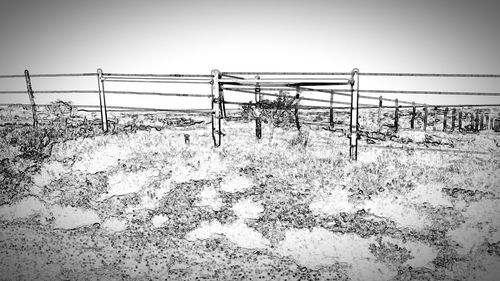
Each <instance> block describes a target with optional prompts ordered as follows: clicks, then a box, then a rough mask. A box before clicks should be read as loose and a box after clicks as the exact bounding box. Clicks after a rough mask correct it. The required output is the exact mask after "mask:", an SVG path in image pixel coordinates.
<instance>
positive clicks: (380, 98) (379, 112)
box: [377, 96, 382, 132]
mask: <svg viewBox="0 0 500 281" xmlns="http://www.w3.org/2000/svg"><path fill="white" fill-rule="evenodd" d="M377 123H378V131H379V132H380V131H381V130H382V96H379V97H378V118H377Z"/></svg>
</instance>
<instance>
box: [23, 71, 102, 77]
mask: <svg viewBox="0 0 500 281" xmlns="http://www.w3.org/2000/svg"><path fill="white" fill-rule="evenodd" d="M78 76H97V72H94V73H89V72H87V73H57V74H30V77H78Z"/></svg>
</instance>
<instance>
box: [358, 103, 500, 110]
mask: <svg viewBox="0 0 500 281" xmlns="http://www.w3.org/2000/svg"><path fill="white" fill-rule="evenodd" d="M498 106H500V104H436V105H432V104H428V105H425V104H424V105H415V108H425V107H427V108H431V107H451V108H453V107H498ZM396 107H397V108H413V106H411V105H399V106H394V105H383V106H381V107H380V108H396ZM358 108H359V109H376V108H379V106H377V105H372V106H362V107H358Z"/></svg>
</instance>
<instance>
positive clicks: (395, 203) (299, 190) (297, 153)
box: [0, 92, 500, 280]
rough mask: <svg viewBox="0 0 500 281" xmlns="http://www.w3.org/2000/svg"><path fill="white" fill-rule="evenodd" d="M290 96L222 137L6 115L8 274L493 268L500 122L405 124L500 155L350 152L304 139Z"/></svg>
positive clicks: (0, 149)
mask: <svg viewBox="0 0 500 281" xmlns="http://www.w3.org/2000/svg"><path fill="white" fill-rule="evenodd" d="M281 95H282V98H281V99H280V101H279V102H278V101H276V102H275V103H274V104H268V103H267V102H263V103H262V108H263V109H262V118H263V119H262V120H263V122H264V120H266V121H265V122H267V123H268V125H271V124H273V125H276V126H272V127H274V129H273V130H274V131H273V133H272V134H271V133H270V131H271V128H267V127H264V128H263V135H262V140H264V141H262V140H261V141H257V140H255V138H251V137H241V136H242V135H243V134H244V133H245V132H251V131H253V130H254V129H255V127H254V126H255V125H254V124H253V123H251V122H250V123H241V122H236V123H228V124H226V127H227V131H228V133H227V134H226V136H225V137H224V142H223V145H222V147H220V148H214V147H213V145H212V143H211V138H210V124H209V123H208V122H206V120H205V119H203V118H201V117H199V118H196V117H193V116H182V117H179V116H165V115H161V114H159V115H139V114H138V115H136V116H130V115H119V116H117V117H113V116H112V117H111V118H110V119H112V120H115V121H113V124H114V125H113V129H112V131H111V132H110V133H108V134H103V133H102V132H100V129H99V120H97V119H94V118H91V117H92V116H91V115H90V114H87V115H83V114H82V113H81V112H75V111H74V110H73V109H72V108H71V106H70V105H68V104H62V103H61V104H57V105H54V107H53V108H51V109H50V110H48V112H49V113H47V114H48V115H47V116H46V117H45V118H43V119H42V120H51V121H50V123H49V122H48V121H47V122H42V123H41V125H40V127H39V128H38V129H33V128H31V127H30V126H21V125H12V124H8V125H4V126H2V127H1V129H0V132H1V134H2V137H1V139H0V154H1V155H2V157H3V159H1V162H0V164H1V165H0V169H1V173H2V174H1V180H2V182H1V183H2V185H1V186H2V201H1V202H0V224H1V226H2V228H1V229H2V230H0V234H1V237H2V239H0V249H1V250H0V256H1V257H2V259H1V262H0V268H1V271H2V273H3V276H2V277H3V278H7V279H40V280H53V279H56V278H59V279H63V280H86V279H120V280H149V279H170V280H196V279H197V278H198V279H211V280H233V279H254V280H256V279H261V280H262V279H263V280H268V279H277V280H474V279H476V280H495V279H494V278H496V276H497V275H496V274H497V270H498V266H497V265H498V263H499V261H500V260H499V255H498V248H499V247H498V243H499V240H500V238H499V236H498V228H499V227H500V221H499V220H498V215H497V214H498V212H499V211H500V203H499V202H500V201H499V195H500V193H499V191H498V190H497V188H496V187H498V186H500V176H499V175H500V173H498V171H499V170H500V159H499V158H498V153H497V151H498V150H495V149H497V148H496V143H495V141H497V142H498V140H499V137H498V135H497V134H468V135H464V134H457V133H454V134H448V133H438V132H432V133H427V134H424V136H422V135H421V134H420V133H415V134H412V133H398V134H396V136H397V139H403V138H406V139H410V140H412V142H407V143H406V145H408V146H412V145H413V146H415V145H425V140H426V139H427V140H432V141H433V144H432V146H433V147H435V148H449V147H450V144H453V146H454V147H455V148H458V149H469V150H479V149H482V150H484V151H491V152H492V153H491V154H487V155H481V154H479V155H476V154H444V153H436V152H427V151H418V150H409V151H404V150H378V149H375V148H369V149H365V148H360V161H358V162H350V161H349V160H347V155H346V152H347V148H346V145H341V146H336V145H335V144H339V143H345V142H346V139H345V137H344V136H343V135H338V134H335V133H333V132H331V131H327V130H307V129H306V128H305V126H301V131H309V134H310V139H309V142H308V143H306V144H305V145H304V143H301V144H302V145H300V146H298V145H293V142H292V140H293V139H294V138H296V125H295V121H294V120H295V117H296V116H295V115H294V114H295V113H294V111H293V100H294V99H293V97H290V96H289V95H288V94H287V93H284V92H283V93H282V94H281ZM247 113H248V109H247ZM281 113H283V114H281ZM369 117H370V116H369ZM371 117H372V116H371ZM371 117H370V118H371ZM115 118H116V119H115ZM127 118H128V119H127ZM162 124H163V125H162ZM320 129H321V128H320ZM185 134H189V135H190V142H189V143H186V142H185V140H184V135H185ZM273 134H274V135H273ZM22 136H26V137H25V138H22ZM278 136H279V137H278ZM271 138H272V139H271ZM393 139H395V138H393ZM362 140H363V139H362ZM376 141H377V142H378V143H384V142H388V141H391V140H390V139H389V138H388V139H385V140H376ZM419 142H423V143H421V144H417V143H419ZM488 278H490V279H488Z"/></svg>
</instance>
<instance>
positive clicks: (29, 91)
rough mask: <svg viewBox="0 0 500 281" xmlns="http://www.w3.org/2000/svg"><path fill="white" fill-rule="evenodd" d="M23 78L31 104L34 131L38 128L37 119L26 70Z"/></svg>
mask: <svg viewBox="0 0 500 281" xmlns="http://www.w3.org/2000/svg"><path fill="white" fill-rule="evenodd" d="M24 78H26V88H27V92H28V97H29V99H30V103H31V112H32V113H33V127H34V128H35V129H36V128H38V117H37V115H36V104H35V95H34V93H33V88H32V87H31V77H30V73H29V71H28V70H27V69H26V70H24Z"/></svg>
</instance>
